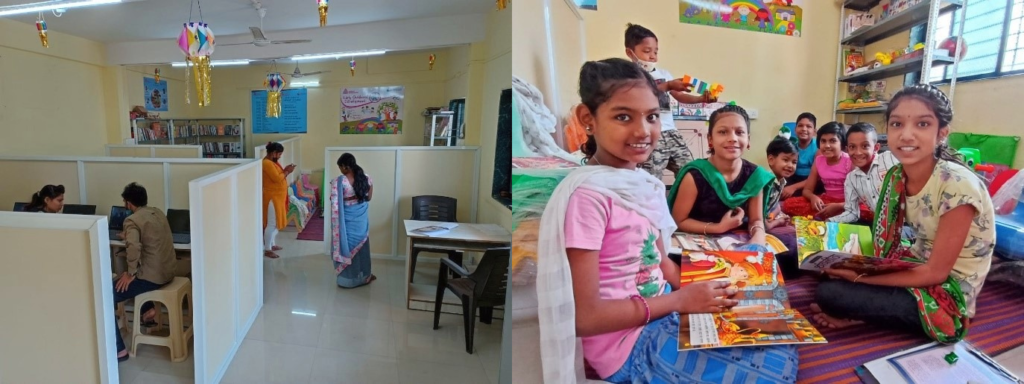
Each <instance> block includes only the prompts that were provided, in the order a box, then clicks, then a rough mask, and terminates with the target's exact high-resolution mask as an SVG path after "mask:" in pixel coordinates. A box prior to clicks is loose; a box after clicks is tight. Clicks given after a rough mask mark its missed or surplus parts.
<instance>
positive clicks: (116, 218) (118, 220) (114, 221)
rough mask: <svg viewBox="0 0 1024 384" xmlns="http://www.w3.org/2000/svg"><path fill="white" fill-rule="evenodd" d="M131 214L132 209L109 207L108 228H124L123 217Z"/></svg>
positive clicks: (117, 229) (119, 229)
mask: <svg viewBox="0 0 1024 384" xmlns="http://www.w3.org/2000/svg"><path fill="white" fill-rule="evenodd" d="M131 215H132V211H131V210H129V209H128V208H125V207H118V206H113V207H110V229H111V230H115V231H122V230H124V219H127V218H128V216H131Z"/></svg>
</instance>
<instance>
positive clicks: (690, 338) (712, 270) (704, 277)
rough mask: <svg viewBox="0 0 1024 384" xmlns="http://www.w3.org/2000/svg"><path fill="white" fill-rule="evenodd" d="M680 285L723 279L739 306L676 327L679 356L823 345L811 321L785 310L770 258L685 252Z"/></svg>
mask: <svg viewBox="0 0 1024 384" xmlns="http://www.w3.org/2000/svg"><path fill="white" fill-rule="evenodd" d="M679 268H680V278H681V280H680V286H686V285H688V284H693V283H695V282H699V281H709V280H725V281H729V282H730V283H731V284H732V285H734V286H736V288H738V289H739V292H737V293H736V295H734V296H733V297H732V298H733V299H735V300H738V301H739V304H738V305H736V306H735V307H732V308H731V309H730V310H728V311H725V312H721V313H693V314H689V315H688V316H683V317H682V318H681V319H680V322H679V347H678V349H679V350H680V351H682V350H687V349H703V348H719V347H736V346H745V345H770V344H817V343H825V342H827V341H826V340H825V337H824V336H822V335H821V332H819V331H818V330H817V329H816V328H815V327H814V326H813V325H811V322H810V321H808V320H807V318H805V317H804V316H803V315H802V314H800V312H798V311H797V310H795V309H793V308H791V307H790V305H789V295H788V294H787V292H786V286H785V284H783V281H782V272H781V271H780V270H779V264H778V263H777V262H776V261H775V255H774V254H772V253H760V252H744V251H683V257H682V261H681V263H680V266H679Z"/></svg>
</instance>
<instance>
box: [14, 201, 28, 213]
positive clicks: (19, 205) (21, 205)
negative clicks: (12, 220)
mask: <svg viewBox="0 0 1024 384" xmlns="http://www.w3.org/2000/svg"><path fill="white" fill-rule="evenodd" d="M26 205H28V203H14V209H13V211H14V212H24V211H25V206H26Z"/></svg>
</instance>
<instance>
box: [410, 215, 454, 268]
mask: <svg viewBox="0 0 1024 384" xmlns="http://www.w3.org/2000/svg"><path fill="white" fill-rule="evenodd" d="M458 202H459V201H458V200H456V199H453V198H451V197H447V196H430V195H427V196H414V197H413V198H412V220H425V221H442V222H446V223H454V222H457V221H458V219H457V218H456V216H455V213H456V209H457V208H458ZM424 251H426V252H434V253H444V254H447V255H448V258H449V259H452V260H453V261H455V263H456V264H458V265H462V252H459V251H449V250H444V249H433V248H430V247H413V248H412V250H411V251H410V254H409V258H410V262H411V264H412V273H411V274H409V282H410V283H411V282H412V279H413V276H415V275H416V257H417V256H419V254H420V252H424Z"/></svg>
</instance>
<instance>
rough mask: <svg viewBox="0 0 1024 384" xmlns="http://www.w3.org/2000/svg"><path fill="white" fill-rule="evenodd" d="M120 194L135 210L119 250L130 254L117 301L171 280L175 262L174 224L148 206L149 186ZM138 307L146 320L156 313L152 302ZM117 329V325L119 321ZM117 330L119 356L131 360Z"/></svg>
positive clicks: (130, 187) (117, 288)
mask: <svg viewBox="0 0 1024 384" xmlns="http://www.w3.org/2000/svg"><path fill="white" fill-rule="evenodd" d="M121 198H123V199H124V204H125V206H126V207H127V208H128V209H129V210H131V211H132V214H131V216H128V218H126V219H125V220H124V243H125V249H124V250H122V251H119V252H118V253H117V255H118V256H122V257H126V258H127V262H128V270H127V271H126V272H124V273H122V274H121V276H120V277H118V279H117V281H115V282H114V302H115V303H120V302H122V301H125V300H128V299H133V298H135V296H138V295H141V294H143V293H146V292H149V291H153V290H156V289H158V288H160V287H161V286H163V285H164V284H167V283H169V282H171V280H173V279H174V266H175V258H174V241H173V237H172V235H171V226H170V225H169V224H168V223H167V217H166V216H164V213H163V212H162V211H160V210H159V209H157V208H152V207H148V206H146V204H147V203H148V202H149V197H148V196H147V194H146V188H143V187H142V186H141V185H138V184H136V183H131V184H128V186H126V187H124V192H122V193H121ZM136 310H138V311H142V314H143V315H142V316H141V318H142V321H143V322H149V321H152V320H153V318H154V317H155V316H156V309H155V308H154V307H153V303H151V302H150V303H146V304H144V305H143V306H142V308H141V309H138V308H137V309H136ZM114 329H117V325H116V324H115V326H114ZM114 333H115V334H116V335H117V360H118V361H125V360H128V348H127V347H125V345H124V340H122V338H121V332H120V331H118V332H114Z"/></svg>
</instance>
